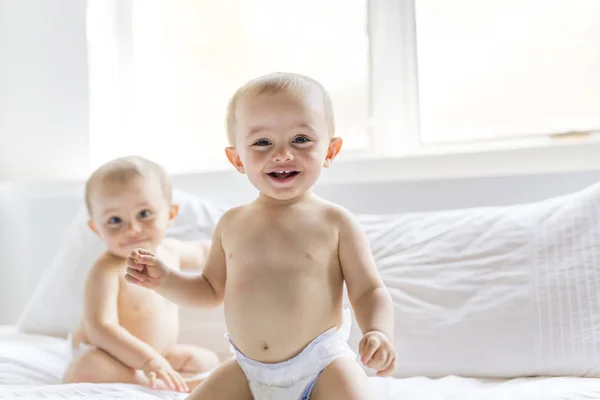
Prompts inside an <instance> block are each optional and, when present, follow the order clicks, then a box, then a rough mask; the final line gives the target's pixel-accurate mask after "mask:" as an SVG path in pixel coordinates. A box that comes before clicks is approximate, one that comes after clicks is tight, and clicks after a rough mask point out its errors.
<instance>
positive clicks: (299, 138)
mask: <svg viewBox="0 0 600 400" xmlns="http://www.w3.org/2000/svg"><path fill="white" fill-rule="evenodd" d="M292 142H293V143H308V142H310V139H309V138H307V137H306V136H296V137H295V138H294V140H292Z"/></svg>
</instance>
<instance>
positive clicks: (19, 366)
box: [0, 327, 600, 400]
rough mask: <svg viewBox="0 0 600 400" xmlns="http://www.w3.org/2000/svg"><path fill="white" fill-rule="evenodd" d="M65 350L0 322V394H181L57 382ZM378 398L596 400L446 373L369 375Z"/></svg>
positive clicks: (579, 385)
mask: <svg viewBox="0 0 600 400" xmlns="http://www.w3.org/2000/svg"><path fill="white" fill-rule="evenodd" d="M70 354H71V352H70V349H69V346H68V344H67V342H66V340H63V339H57V338H52V337H46V336H39V335H30V334H23V333H19V332H17V331H16V329H14V328H13V327H0V399H34V400H35V399H65V398H68V399H125V398H127V399H131V398H135V399H140V400H146V399H148V400H149V399H154V400H156V399H166V400H173V399H184V398H185V397H186V395H185V394H182V393H176V392H171V391H162V392H161V391H153V390H150V389H148V388H145V387H141V386H137V385H125V384H89V383H85V384H84V383H79V384H70V385H63V384H60V379H61V376H62V373H63V371H64V369H65V367H66V365H67V363H68V362H69V358H70ZM369 379H370V380H371V383H372V387H373V391H374V393H375V398H376V399H378V400H388V399H389V400H392V399H393V400H397V399H402V400H422V399H428V400H459V399H460V400H476V399H478V400H479V399H481V400H584V399H585V400H589V399H600V379H592V378H590V379H586V378H568V377H563V378H522V379H512V380H483V379H472V378H461V377H455V376H448V377H444V378H440V379H429V378H424V377H416V378H406V379H392V378H377V377H371V378H369Z"/></svg>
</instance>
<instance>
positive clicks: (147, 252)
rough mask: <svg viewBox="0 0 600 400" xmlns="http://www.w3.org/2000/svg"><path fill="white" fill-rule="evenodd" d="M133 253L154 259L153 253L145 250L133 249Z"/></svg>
mask: <svg viewBox="0 0 600 400" xmlns="http://www.w3.org/2000/svg"><path fill="white" fill-rule="evenodd" d="M133 252H134V253H137V254H139V255H140V256H152V257H154V253H152V252H151V251H148V250H146V249H135V250H134V251H133Z"/></svg>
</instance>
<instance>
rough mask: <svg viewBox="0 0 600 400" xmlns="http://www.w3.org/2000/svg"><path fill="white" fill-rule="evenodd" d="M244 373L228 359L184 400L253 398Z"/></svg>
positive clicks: (239, 399) (241, 399)
mask: <svg viewBox="0 0 600 400" xmlns="http://www.w3.org/2000/svg"><path fill="white" fill-rule="evenodd" d="M253 398H254V397H252V392H251V391H250V386H249V385H248V380H247V379H246V374H244V371H242V369H241V368H240V366H239V365H238V363H237V361H235V360H228V361H225V362H224V363H223V364H221V365H220V366H219V367H218V368H217V369H216V370H215V371H214V372H213V373H211V374H210V375H209V376H208V377H207V378H206V379H205V380H204V381H203V382H202V383H201V384H200V385H199V386H198V387H197V388H196V389H195V390H194V391H193V392H192V394H190V395H189V396H188V397H187V398H186V400H214V399H219V400H253Z"/></svg>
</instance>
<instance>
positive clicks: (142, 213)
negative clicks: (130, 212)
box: [140, 210, 152, 218]
mask: <svg viewBox="0 0 600 400" xmlns="http://www.w3.org/2000/svg"><path fill="white" fill-rule="evenodd" d="M151 215H152V212H151V211H150V210H143V211H140V218H148V217H150V216H151Z"/></svg>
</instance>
